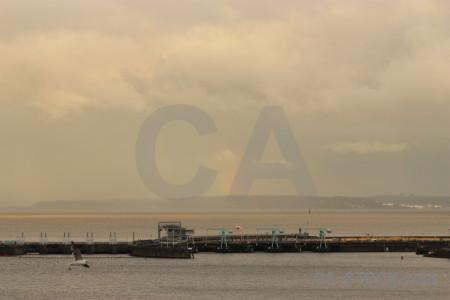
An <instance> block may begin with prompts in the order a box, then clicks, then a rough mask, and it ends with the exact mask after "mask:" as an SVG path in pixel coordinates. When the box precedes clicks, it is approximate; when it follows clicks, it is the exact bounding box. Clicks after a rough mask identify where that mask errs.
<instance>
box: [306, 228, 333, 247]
mask: <svg viewBox="0 0 450 300" xmlns="http://www.w3.org/2000/svg"><path fill="white" fill-rule="evenodd" d="M309 229H311V230H319V249H322V246H323V248H326V247H327V240H326V239H325V232H327V233H332V232H333V230H331V229H324V228H309Z"/></svg>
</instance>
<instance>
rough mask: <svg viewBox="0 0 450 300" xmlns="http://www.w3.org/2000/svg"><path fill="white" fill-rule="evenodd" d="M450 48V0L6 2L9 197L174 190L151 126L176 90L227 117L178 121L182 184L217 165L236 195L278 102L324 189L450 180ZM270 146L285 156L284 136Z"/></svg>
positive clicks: (146, 195) (3, 107) (218, 181)
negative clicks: (151, 161) (148, 136)
mask: <svg viewBox="0 0 450 300" xmlns="http://www.w3.org/2000/svg"><path fill="white" fill-rule="evenodd" d="M448 53H450V2H448V1H432V0H431V1H415V0H407V1H401V0H399V1H383V0H380V1H371V0H368V1H351V0H349V1H326V0H324V1H312V0H311V1H275V0H270V1H269V0H266V1H264V0H262V1H261V0H258V1H256V0H254V1H252V0H249V1H220V0H218V1H206V0H205V1H195V0H194V1H162V0H161V1H113V0H108V1H106V0H105V1H100V0H93V1H56V0H52V1H50V0H42V1H31V0H29V1H20V0H19V1H17V0H15V1H8V0H5V1H1V2H0V207H9V206H21V205H30V204H33V203H36V202H39V201H47V200H51V201H59V200H94V199H157V198H160V196H159V195H157V194H156V193H154V192H153V191H151V190H149V189H148V188H147V187H146V186H145V184H144V183H143V182H142V180H141V178H140V176H139V173H138V171H137V167H136V157H135V148H136V140H137V137H138V133H139V129H140V128H141V126H142V124H143V122H144V120H145V119H146V118H147V117H148V116H150V115H152V114H153V113H154V112H155V111H157V110H158V109H160V108H163V107H165V106H169V105H176V104H188V105H191V106H194V107H196V108H199V109H201V110H202V111H204V112H206V114H207V115H208V116H210V117H211V119H212V120H213V121H214V123H215V126H216V128H217V132H215V133H213V134H208V135H203V136H200V135H199V134H198V133H197V131H196V129H195V128H194V127H193V126H192V125H191V124H189V123H188V122H184V121H173V122H170V123H168V124H167V125H166V126H164V127H163V128H162V129H161V130H160V131H159V133H158V137H157V140H156V163H157V166H158V170H159V172H160V174H161V176H162V177H163V178H164V179H165V180H166V181H167V182H170V183H172V184H180V185H181V184H185V183H186V182H189V181H190V180H191V179H192V178H193V177H194V176H195V174H196V172H197V169H198V167H199V166H205V167H208V168H211V169H215V170H216V171H217V176H216V178H215V180H214V183H213V184H212V185H211V187H210V188H209V189H208V190H207V191H206V193H205V195H228V194H229V191H230V187H231V183H232V182H233V179H234V177H235V176H236V173H237V170H238V168H239V165H240V162H241V159H242V157H243V155H244V152H245V150H246V147H247V144H248V143H249V140H250V137H251V135H252V132H253V129H254V127H255V124H256V122H257V119H258V116H259V115H260V113H261V111H262V109H263V107H265V106H280V107H282V109H283V110H284V112H285V114H286V117H287V119H288V121H289V124H290V127H291V129H292V131H293V133H294V134H295V139H296V142H297V143H298V146H299V149H300V152H301V155H302V158H303V160H304V162H305V164H306V166H307V170H308V174H309V175H310V178H311V180H312V182H313V183H314V185H315V188H316V190H317V194H318V195H321V196H334V195H345V196H371V195H380V194H418V195H450V185H449V182H450V156H449V150H450V131H449V128H450V119H449V115H450V114H449V113H450V102H449V96H450V84H449V80H450V79H449V78H450V55H449V54H448ZM263 160H264V161H267V162H285V158H284V157H283V155H282V153H281V152H280V147H279V145H277V139H276V138H274V137H273V136H271V138H270V139H269V142H268V143H267V147H266V149H265V151H264V156H263ZM250 194H254V195H295V194H296V189H295V188H294V185H293V183H292V181H291V180H286V179H255V180H254V181H253V183H252V186H251V190H250Z"/></svg>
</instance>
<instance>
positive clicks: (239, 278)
mask: <svg viewBox="0 0 450 300" xmlns="http://www.w3.org/2000/svg"><path fill="white" fill-rule="evenodd" d="M173 220H175V221H178V220H180V221H182V222H183V224H184V225H186V226H188V227H192V228H194V229H195V230H196V231H197V234H202V233H204V232H205V230H206V228H220V227H225V228H226V227H229V228H232V227H233V226H234V225H241V226H244V228H245V232H247V233H253V232H254V231H255V230H256V228H261V227H269V226H270V227H278V228H283V229H285V230H286V231H287V232H296V231H297V230H298V227H299V226H302V227H305V225H306V222H308V224H309V226H310V227H326V228H331V229H333V230H334V232H333V234H334V235H360V234H364V233H371V234H374V235H446V234H448V229H449V228H450V212H448V211H440V212H439V211H389V212H386V211H384V212H376V211H372V212H368V211H359V212H354V211H353V212H348V211H347V212H344V211H339V212H336V211H335V212H312V213H311V214H310V215H309V214H307V213H301V214H188V215H182V214H176V215H167V214H166V215H162V214H134V215H130V214H128V215H0V240H11V239H15V237H16V236H18V235H19V234H20V233H21V232H24V234H25V238H26V240H27V241H38V239H39V236H40V232H47V235H48V237H49V238H50V240H54V241H61V239H62V236H63V232H64V231H65V232H67V231H70V232H71V237H72V238H73V239H74V240H75V241H83V240H84V237H85V234H86V232H87V231H89V232H94V236H95V239H96V240H97V241H105V240H107V238H108V236H109V232H111V231H112V232H114V231H115V232H117V237H118V239H119V240H120V241H126V240H131V239H132V234H133V232H135V236H136V238H149V237H150V236H153V237H154V236H155V234H156V233H155V231H154V229H155V226H156V224H157V222H158V221H173ZM400 256H404V259H403V260H401V259H400ZM85 258H87V259H88V260H89V261H90V265H91V268H90V269H85V268H74V269H73V270H70V271H69V270H68V264H69V263H70V262H71V260H72V258H71V256H38V255H28V256H24V257H0V270H1V271H0V283H1V291H0V299H75V298H76V299H155V298H156V299H198V298H201V299H219V298H220V299H223V298H225V299H236V298H248V299H269V298H270V299H298V298H303V299H358V300H359V299H408V300H411V299H421V300H422V299H450V294H449V293H450V290H449V282H450V260H446V259H433V258H424V257H421V256H417V255H415V254H414V253H306V252H304V253H253V254H215V253H199V254H197V255H196V257H195V259H192V260H164V259H145V258H131V257H128V256H125V255H123V256H104V255H103V256H100V255H92V256H85ZM349 274H350V275H349ZM386 274H389V276H391V277H390V278H389V280H388V279H387V277H383V276H385V275H386ZM393 274H394V275H393ZM349 276H350V279H352V280H349ZM374 276H375V277H374ZM377 276H379V277H377ZM386 276H387V275H386ZM392 276H393V277H392ZM411 276H412V277H411ZM374 278H375V279H376V280H374ZM405 278H428V279H430V278H431V279H432V280H431V281H430V280H428V281H424V280H418V281H417V280H416V282H414V281H411V280H405Z"/></svg>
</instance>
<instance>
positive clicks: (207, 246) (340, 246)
mask: <svg viewBox="0 0 450 300" xmlns="http://www.w3.org/2000/svg"><path fill="white" fill-rule="evenodd" d="M224 237H225V238H224ZM142 242H144V241H140V240H137V241H134V242H118V241H117V240H115V241H114V242H111V241H110V242H94V241H92V240H88V239H87V240H86V241H85V242H75V245H76V247H77V248H79V249H80V250H81V252H82V253H83V254H130V253H131V249H132V247H133V245H136V244H138V243H142ZM151 242H153V243H160V244H161V245H165V242H164V241H163V240H159V241H158V240H152V241H151ZM185 243H186V245H187V246H188V247H193V248H196V250H197V251H198V252H219V253H233V252H235V253H236V252H241V253H251V252H254V251H263V252H304V251H314V252H416V251H418V249H421V251H422V252H423V254H425V253H428V251H430V252H433V251H436V250H438V249H441V248H445V247H446V246H447V245H448V244H449V243H450V238H449V237H448V236H371V237H366V236H356V237H355V236H349V237H332V236H328V237H326V238H324V239H323V240H322V238H321V237H320V236H309V235H305V234H279V233H277V234H275V235H274V234H245V235H244V234H240V235H235V234H220V235H203V236H189V237H188V239H187V240H186V241H185ZM167 246H168V247H169V246H170V244H168V245H167ZM26 254H43V255H45V254H53V255H54V254H71V251H70V245H69V243H67V241H63V242H51V243H49V242H46V243H42V241H41V242H24V241H19V243H17V242H11V241H10V242H7V243H6V242H5V243H0V256H15V255H26Z"/></svg>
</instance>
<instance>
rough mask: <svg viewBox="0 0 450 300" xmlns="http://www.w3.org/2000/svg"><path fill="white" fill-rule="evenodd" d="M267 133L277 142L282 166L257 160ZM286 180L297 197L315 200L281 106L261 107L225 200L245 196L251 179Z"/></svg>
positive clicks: (262, 152) (306, 170)
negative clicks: (272, 135)
mask: <svg viewBox="0 0 450 300" xmlns="http://www.w3.org/2000/svg"><path fill="white" fill-rule="evenodd" d="M271 132H273V133H274V136H275V138H276V140H277V143H278V146H279V148H280V150H281V154H282V156H283V158H284V162H280V163H263V162H261V158H262V156H263V154H264V149H265V147H266V145H267V142H268V140H269V138H270V134H271ZM275 178H278V179H290V180H291V181H292V183H293V185H294V187H295V190H296V192H297V194H298V195H299V196H300V195H302V196H317V192H316V189H315V187H314V183H313V181H312V180H311V177H310V175H309V171H308V168H307V166H306V164H305V162H304V160H303V157H302V154H301V152H300V148H299V147H298V144H297V141H296V140H295V136H294V133H293V132H292V129H291V126H290V125H289V122H288V120H287V117H286V114H285V113H284V110H283V108H282V107H281V106H265V107H263V108H262V110H261V113H260V115H259V117H258V120H257V121H256V125H255V128H254V129H253V132H252V136H251V137H250V141H249V143H248V145H247V149H246V150H245V153H244V156H243V157H242V160H241V164H240V166H239V169H238V171H237V174H236V176H235V178H234V181H233V184H232V185H231V189H230V193H229V196H230V197H233V196H243V197H245V196H247V195H248V193H249V191H250V188H251V185H252V182H253V180H255V179H275Z"/></svg>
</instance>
